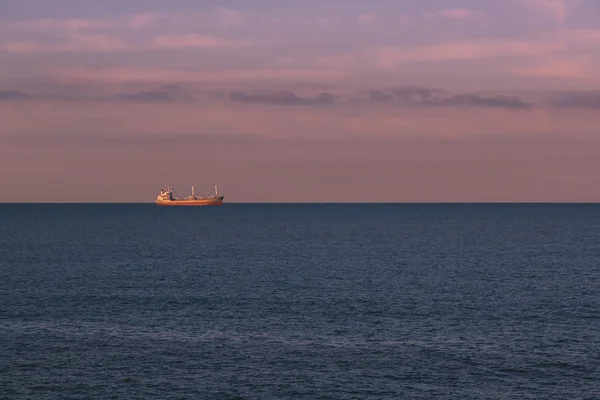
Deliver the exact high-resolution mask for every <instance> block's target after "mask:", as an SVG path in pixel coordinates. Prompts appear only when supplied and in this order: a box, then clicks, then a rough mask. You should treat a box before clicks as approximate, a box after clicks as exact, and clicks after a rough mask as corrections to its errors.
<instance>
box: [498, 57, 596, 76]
mask: <svg viewBox="0 0 600 400" xmlns="http://www.w3.org/2000/svg"><path fill="white" fill-rule="evenodd" d="M505 71H506V72H507V73H510V74H514V75H519V76H527V77H536V78H558V79H587V78H591V77H592V76H594V74H597V72H596V71H597V68H595V67H594V63H593V60H592V59H591V57H588V56H583V57H582V56H575V55H572V56H570V57H567V58H559V57H543V58H542V59H541V60H534V61H531V62H526V63H524V65H522V66H518V67H511V68H506V69H505Z"/></svg>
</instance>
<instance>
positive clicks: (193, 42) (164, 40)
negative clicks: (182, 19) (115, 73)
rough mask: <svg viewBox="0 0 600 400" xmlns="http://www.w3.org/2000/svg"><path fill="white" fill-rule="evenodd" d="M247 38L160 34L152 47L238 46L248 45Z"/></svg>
mask: <svg viewBox="0 0 600 400" xmlns="http://www.w3.org/2000/svg"><path fill="white" fill-rule="evenodd" d="M249 45H251V43H250V42H249V41H247V40H232V39H219V38H216V37H214V36H210V35H200V34H195V33H192V34H187V35H161V36H158V37H157V38H156V39H155V40H154V43H153V47H154V48H159V49H178V48H186V47H238V46H249Z"/></svg>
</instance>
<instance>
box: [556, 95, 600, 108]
mask: <svg viewBox="0 0 600 400" xmlns="http://www.w3.org/2000/svg"><path fill="white" fill-rule="evenodd" d="M550 104H551V105H552V106H553V107H556V108H587V109H600V91H589V92H561V93H557V94H555V95H554V98H553V99H552V100H551V101H550Z"/></svg>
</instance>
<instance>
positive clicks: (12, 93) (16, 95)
mask: <svg viewBox="0 0 600 400" xmlns="http://www.w3.org/2000/svg"><path fill="white" fill-rule="evenodd" d="M29 98H30V96H29V95H28V94H27V93H25V92H20V91H18V90H0V100H25V99H29Z"/></svg>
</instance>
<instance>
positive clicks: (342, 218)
mask: <svg viewBox="0 0 600 400" xmlns="http://www.w3.org/2000/svg"><path fill="white" fill-rule="evenodd" d="M0 221H1V226H0V228H1V229H0V398H2V399H89V398H99V399H113V398H114V399H133V398H156V399H238V400H242V399H432V398H444V399H593V398H594V399H597V398H600V290H599V289H600V205H583V204H580V205H577V204H574V205H562V204H547V205H525V204H522V205H510V204H505V205H502V204H479V205H478V204H422V205H418V204H347V205H344V204H322V205H319V204H305V205H302V204H225V205H224V206H223V207H220V208H219V207H215V208H177V207H174V208H160V207H156V206H154V205H153V204H105V205H101V204H89V205H69V204H64V205H51V204H47V205H26V204H25V205H11V204H3V205H0Z"/></svg>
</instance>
